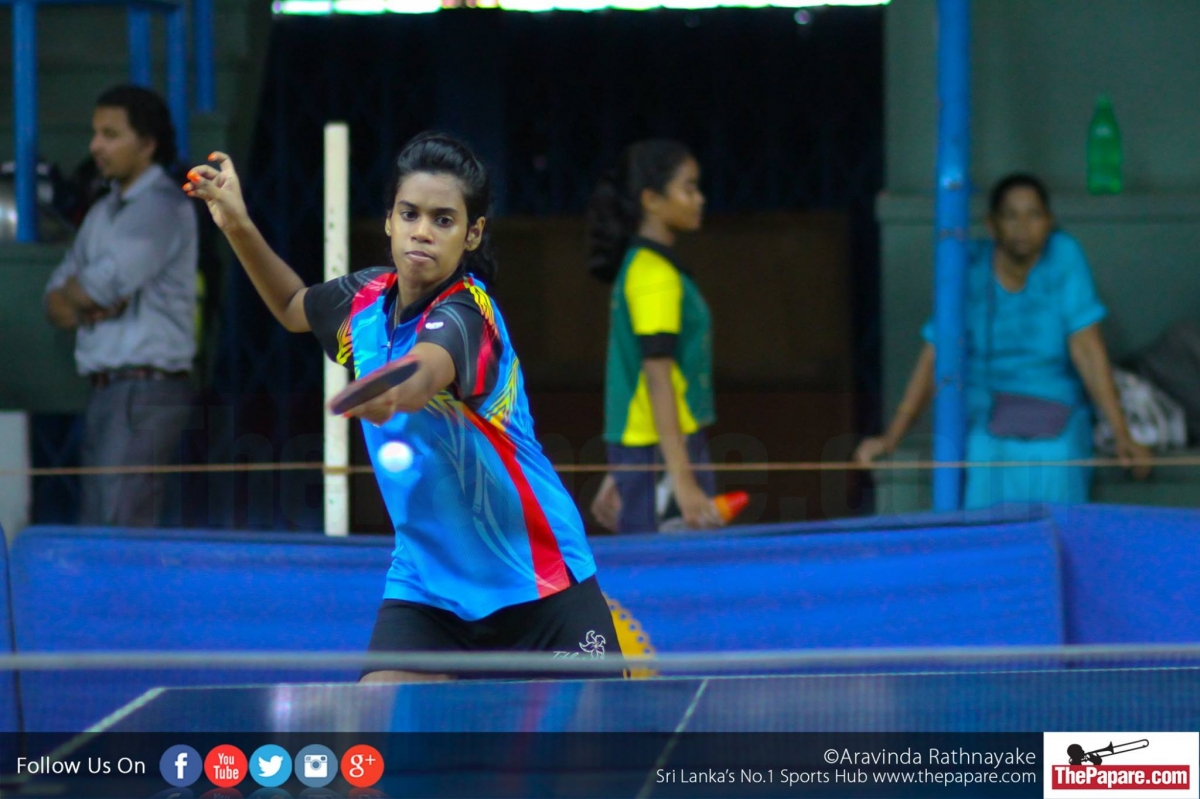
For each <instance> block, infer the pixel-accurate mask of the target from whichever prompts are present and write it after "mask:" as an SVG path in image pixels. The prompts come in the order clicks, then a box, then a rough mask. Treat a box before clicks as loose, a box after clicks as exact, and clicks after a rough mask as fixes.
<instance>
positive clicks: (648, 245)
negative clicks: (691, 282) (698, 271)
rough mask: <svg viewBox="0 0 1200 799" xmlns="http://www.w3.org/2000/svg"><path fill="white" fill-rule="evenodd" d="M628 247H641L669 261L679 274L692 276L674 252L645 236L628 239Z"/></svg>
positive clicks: (690, 271)
mask: <svg viewBox="0 0 1200 799" xmlns="http://www.w3.org/2000/svg"><path fill="white" fill-rule="evenodd" d="M629 246H630V247H642V248H645V249H647V250H653V251H654V252H656V253H658V254H659V255H661V256H662V257H663V258H666V259H667V260H668V261H670V263H671V266H673V267H675V268H676V269H678V270H679V271H680V272H683V273H684V274H685V275H687V276H688V277H691V276H692V270H690V269H688V268H687V267H686V266H684V265H683V263H682V262H680V260H679V255H678V254H677V253H676V252H675V250H674V249H672V248H670V247H668V246H666V245H665V244H659V243H658V242H657V241H653V240H652V239H648V238H646V237H645V236H637V235H635V236H633V237H632V238H630V239H629Z"/></svg>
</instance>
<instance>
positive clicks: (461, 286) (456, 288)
mask: <svg viewBox="0 0 1200 799" xmlns="http://www.w3.org/2000/svg"><path fill="white" fill-rule="evenodd" d="M466 290H467V283H466V280H460V281H458V282H457V283H455V284H454V285H453V286H451V287H450V288H448V289H446V290H445V291H443V292H442V293H441V294H439V295H437V296H436V297H434V298H433V301H432V302H430V303H429V307H427V308H426V309H425V313H423V314H421V321H420V322H418V323H417V330H420V329H421V328H423V327H424V326H425V319H426V318H428V316H429V314H430V313H431V312H432V311H433V309H434V308H436V307H437V304H438V303H439V302H441V301H442V300H444V299H446V298H447V297H449V296H450V295H451V294H457V293H458V292H460V291H466Z"/></svg>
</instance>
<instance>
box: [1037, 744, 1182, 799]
mask: <svg viewBox="0 0 1200 799" xmlns="http://www.w3.org/2000/svg"><path fill="white" fill-rule="evenodd" d="M1043 742H1044V755H1043V759H1042V762H1043V763H1045V769H1046V771H1045V782H1044V785H1045V786H1046V790H1045V795H1046V796H1047V797H1052V796H1053V797H1068V796H1069V797H1074V799H1087V797H1093V796H1104V797H1110V798H1111V797H1117V796H1119V797H1122V799H1150V798H1151V797H1155V798H1156V799H1200V783H1198V782H1197V771H1198V769H1200V733H1195V732H1048V733H1046V734H1045V735H1044V736H1043Z"/></svg>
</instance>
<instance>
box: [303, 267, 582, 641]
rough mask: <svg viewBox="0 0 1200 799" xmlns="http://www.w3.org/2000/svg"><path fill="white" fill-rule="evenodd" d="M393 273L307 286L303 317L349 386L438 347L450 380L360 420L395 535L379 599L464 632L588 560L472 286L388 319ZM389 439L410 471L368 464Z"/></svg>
mask: <svg viewBox="0 0 1200 799" xmlns="http://www.w3.org/2000/svg"><path fill="white" fill-rule="evenodd" d="M396 297H397V291H396V273H395V270H393V269H386V268H379V269H370V270H364V271H361V272H356V273H354V274H352V275H349V276H347V277H345V278H340V279H338V280H335V281H330V282H329V283H326V284H323V285H321V286H314V287H312V288H310V289H309V290H308V294H307V295H306V297H305V311H306V312H307V314H308V318H309V321H310V323H311V324H312V327H313V331H314V333H316V334H317V337H318V339H320V340H321V343H322V345H323V346H324V348H325V350H326V352H327V353H328V354H329V355H330V357H333V358H335V359H336V360H337V361H339V362H340V363H343V364H347V365H352V367H353V370H354V375H355V377H361V376H363V375H365V374H367V373H369V372H371V371H373V370H374V369H377V368H379V367H380V366H382V365H384V364H385V363H387V362H388V361H391V360H395V359H397V358H401V357H403V356H404V355H406V354H408V352H409V351H410V350H412V348H413V347H414V346H415V345H416V344H417V343H419V342H425V341H430V342H433V343H435V344H438V345H439V346H442V347H444V348H445V349H446V350H447V352H449V353H450V355H451V357H452V359H453V360H454V362H455V372H456V375H455V380H454V382H453V383H452V384H451V385H450V386H449V387H448V388H447V389H446V390H444V391H442V392H441V393H440V394H438V395H437V396H435V397H434V398H433V400H431V401H430V402H429V404H428V405H426V407H425V408H424V409H423V410H421V411H418V412H417V413H411V414H406V413H401V414H397V415H396V416H394V417H393V418H392V419H391V420H390V421H388V422H387V423H385V424H383V425H380V426H376V425H373V424H371V423H369V422H364V423H363V435H364V437H365V439H366V444H367V451H368V452H369V453H370V454H371V458H372V461H373V462H374V465H375V475H376V478H377V479H378V481H379V488H380V491H381V492H382V494H383V499H384V503H385V504H386V505H387V509H388V514H389V515H390V517H391V520H392V524H393V526H394V527H395V530H396V549H395V551H394V552H393V555H392V566H391V569H390V570H389V571H388V575H387V585H386V588H385V590H384V598H385V599H403V600H408V601H411V602H419V603H422V604H426V605H432V606H434V607H438V608H443V609H445V610H449V611H451V612H452V613H454V614H456V615H457V616H459V617H460V618H463V619H466V620H468V621H471V620H476V619H480V618H482V617H484V616H487V615H489V614H491V613H493V612H495V611H496V610H499V609H500V608H503V607H507V606H509V605H514V604H518V603H521V602H529V601H531V600H536V599H539V598H541V597H546V596H549V595H551V594H554V593H557V592H559V591H562V590H563V589H565V588H567V587H568V586H569V585H570V584H571V580H572V578H574V580H576V581H582V580H585V579H587V578H588V577H590V576H592V575H593V574H594V573H595V571H596V567H595V563H594V561H593V559H592V553H591V549H590V548H589V546H588V544H587V541H586V539H585V537H584V531H583V521H582V519H581V518H580V516H579V511H578V509H577V508H576V507H575V503H574V501H573V500H572V499H571V496H570V495H569V494H568V493H567V491H566V489H565V488H564V487H563V484H562V481H561V480H559V477H558V475H557V473H556V472H555V471H554V469H553V467H552V466H551V465H550V463H549V461H548V460H547V459H546V456H545V455H544V454H543V453H542V448H541V445H539V444H538V442H537V439H536V438H535V437H534V431H533V419H532V417H531V416H530V414H529V404H528V401H527V399H526V397H525V388H524V379H523V377H522V374H521V366H520V362H519V360H518V359H517V355H516V353H515V352H514V351H513V348H512V344H511V342H510V341H509V338H508V331H507V329H506V328H505V325H504V319H503V317H502V316H501V315H500V312H499V310H498V309H497V308H496V305H495V303H493V301H492V298H491V297H490V296H489V295H488V293H487V288H486V287H485V286H484V284H483V283H482V282H480V281H479V280H477V279H476V278H474V277H472V276H470V275H463V274H457V275H455V276H454V277H452V278H451V279H450V280H448V281H447V282H446V283H444V284H443V285H442V286H441V287H440V288H439V289H437V290H435V291H434V292H433V293H432V294H431V295H429V296H428V297H426V298H425V299H424V300H422V301H420V302H418V303H415V304H414V306H410V307H408V308H405V309H404V310H403V313H402V314H400V315H398V317H399V318H398V321H397V323H396V324H395V325H394V326H393V324H392V323H391V321H390V320H391V319H393V318H396V316H397V315H396V314H395V309H394V307H393V306H394V304H395V302H397V299H396ZM390 441H401V442H404V443H405V444H407V445H408V446H409V447H410V448H411V449H412V453H413V461H412V465H411V466H410V467H409V468H407V469H404V470H402V471H388V470H387V469H385V468H383V467H381V465H380V464H379V463H378V453H379V450H380V448H381V447H382V446H383V445H384V444H386V443H388V442H390Z"/></svg>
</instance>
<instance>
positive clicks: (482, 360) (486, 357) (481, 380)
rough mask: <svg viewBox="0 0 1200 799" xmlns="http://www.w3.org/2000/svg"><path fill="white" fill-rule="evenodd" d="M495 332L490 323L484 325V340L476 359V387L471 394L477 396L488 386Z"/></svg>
mask: <svg viewBox="0 0 1200 799" xmlns="http://www.w3.org/2000/svg"><path fill="white" fill-rule="evenodd" d="M494 338H495V334H494V333H493V332H492V328H491V326H490V325H484V326H483V341H481V342H479V358H478V360H476V361H475V388H474V389H472V390H471V396H473V397H477V396H479V395H480V394H482V393H483V390H484V389H485V388H487V373H488V364H490V363H491V362H492V340H493V339H494Z"/></svg>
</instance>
